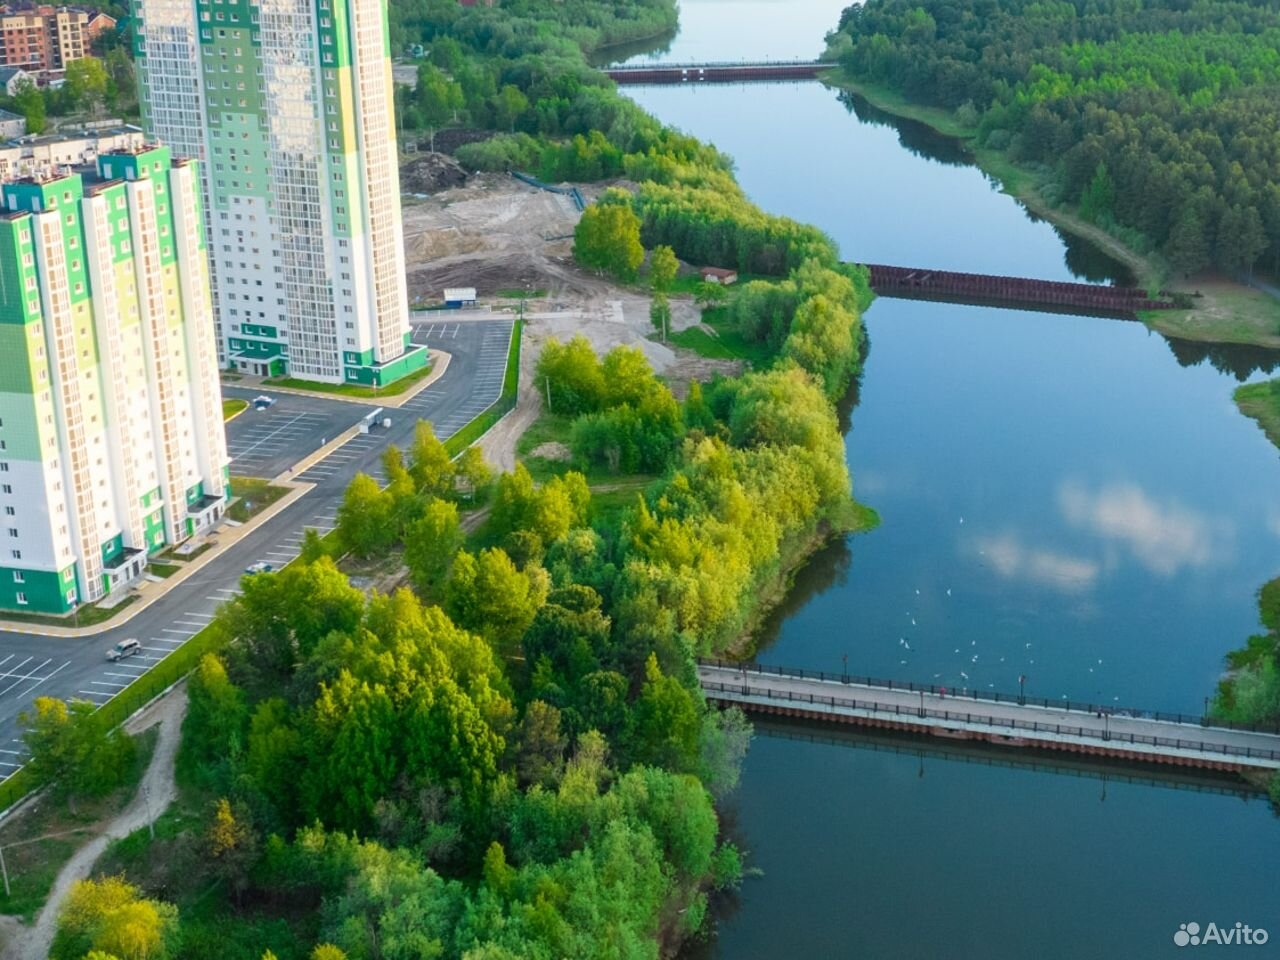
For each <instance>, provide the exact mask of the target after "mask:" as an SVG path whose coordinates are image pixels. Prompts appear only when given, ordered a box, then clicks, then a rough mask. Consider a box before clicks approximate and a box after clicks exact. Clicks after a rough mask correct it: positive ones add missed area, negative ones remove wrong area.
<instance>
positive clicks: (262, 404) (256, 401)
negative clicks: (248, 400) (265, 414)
mask: <svg viewBox="0 0 1280 960" xmlns="http://www.w3.org/2000/svg"><path fill="white" fill-rule="evenodd" d="M275 402H276V398H275V397H268V396H267V395H266V394H265V393H262V394H259V395H258V396H256V397H254V398H253V409H255V410H265V409H267V407H269V406H271V405H272V404H273V403H275Z"/></svg>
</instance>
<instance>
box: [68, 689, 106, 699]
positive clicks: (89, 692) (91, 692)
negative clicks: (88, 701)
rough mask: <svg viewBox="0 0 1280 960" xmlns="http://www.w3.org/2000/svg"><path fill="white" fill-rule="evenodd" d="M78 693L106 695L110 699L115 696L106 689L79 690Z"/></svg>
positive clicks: (88, 695) (90, 695)
mask: <svg viewBox="0 0 1280 960" xmlns="http://www.w3.org/2000/svg"><path fill="white" fill-rule="evenodd" d="M76 693H83V694H84V695H85V696H86V697H106V698H107V699H108V700H110V699H111V698H112V697H114V696H115V694H114V693H108V692H107V691H106V690H77V691H76Z"/></svg>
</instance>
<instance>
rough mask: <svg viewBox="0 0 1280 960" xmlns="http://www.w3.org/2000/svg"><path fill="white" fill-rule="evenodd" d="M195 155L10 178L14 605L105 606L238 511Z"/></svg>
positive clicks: (10, 555)
mask: <svg viewBox="0 0 1280 960" xmlns="http://www.w3.org/2000/svg"><path fill="white" fill-rule="evenodd" d="M197 167H198V164H196V163H195V162H193V161H186V160H178V161H172V160H171V158H170V154H169V150H168V148H167V147H154V146H152V147H145V146H144V147H138V148H133V149H122V150H118V151H113V152H106V153H103V154H101V155H100V156H99V157H98V159H97V164H96V168H89V169H88V170H85V171H83V172H74V171H72V170H71V169H70V168H67V167H54V168H49V169H47V170H46V171H44V172H42V173H40V174H39V175H35V176H27V177H23V178H19V179H9V180H7V181H5V182H3V183H2V184H0V198H2V200H3V210H2V211H0V357H3V358H4V359H3V362H0V513H2V516H0V608H7V609H28V610H33V611H41V612H50V613H62V612H66V611H68V610H70V609H71V608H72V607H74V606H75V605H76V604H77V603H80V602H86V601H93V600H97V599H99V598H101V597H103V596H105V595H107V594H110V593H113V592H115V591H117V590H119V589H122V588H123V587H125V586H126V585H127V584H128V583H129V582H131V581H132V580H134V579H136V578H137V577H138V576H140V575H141V574H142V572H143V568H144V567H145V564H146V560H147V556H148V555H149V554H152V553H154V552H156V551H157V550H160V549H162V548H163V547H164V546H165V545H166V544H172V543H176V542H178V541H181V540H184V539H186V538H187V537H189V536H191V535H193V534H196V533H199V532H201V531H203V530H205V529H207V528H209V527H211V526H212V525H213V524H214V523H216V522H217V521H218V520H219V519H220V518H221V516H222V514H223V512H224V509H225V506H226V502H227V464H228V460H227V451H226V440H225V436H224V432H223V426H222V404H221V397H220V394H219V390H218V368H217V357H216V350H215V345H214V339H213V323H212V316H211V314H212V309H211V303H210V297H209V286H208V274H207V268H206V265H205V259H206V258H205V249H204V230H203V226H202V223H201V216H200V179H199V173H198V170H197Z"/></svg>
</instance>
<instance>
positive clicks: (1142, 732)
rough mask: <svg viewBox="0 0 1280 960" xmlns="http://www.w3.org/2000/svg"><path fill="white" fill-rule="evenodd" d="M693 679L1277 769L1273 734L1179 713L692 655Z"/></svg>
mask: <svg viewBox="0 0 1280 960" xmlns="http://www.w3.org/2000/svg"><path fill="white" fill-rule="evenodd" d="M698 678H699V680H700V682H701V684H702V690H703V692H704V693H705V694H706V697H707V699H708V700H710V701H712V702H715V703H719V704H722V705H733V706H738V707H741V708H742V709H743V710H745V711H747V712H748V713H758V714H772V715H776V716H788V717H801V718H804V719H806V720H811V721H820V722H824V723H837V724H858V725H862V726H870V727H882V728H887V729H895V730H904V731H909V732H913V733H920V734H927V735H929V736H934V737H945V738H948V739H952V740H985V741H988V742H990V743H995V744H1000V745H1002V746H1006V747H1011V748H1017V749H1028V750H1032V749H1034V750H1061V751H1068V752H1071V753H1079V754H1088V755H1093V756H1106V757H1113V758H1117V759H1121V760H1125V761H1131V762H1135V763H1163V764H1173V765H1177V766H1185V767H1197V768H1201V769H1207V770H1225V771H1232V772H1244V771H1248V770H1277V769H1280V732H1276V731H1274V730H1261V729H1256V728H1244V727H1236V726H1218V725H1213V724H1210V723H1209V722H1208V721H1207V719H1206V718H1203V717H1192V716H1187V715H1184V714H1170V713H1159V712H1145V711H1136V710H1116V709H1114V708H1109V707H1100V706H1096V705H1093V704H1084V703H1075V702H1071V701H1062V702H1057V701H1052V700H1040V699H1035V698H1031V697H1025V696H1022V695H1016V696H1015V695H1010V694H990V693H979V692H978V691H973V692H967V693H964V694H960V693H958V692H957V691H954V690H947V688H945V687H938V686H933V685H925V684H913V683H904V682H897V681H891V680H874V679H871V678H868V677H848V676H842V675H840V674H829V673H821V672H816V671H805V670H796V669H790V668H786V667H772V666H761V665H759V664H732V663H723V662H719V661H704V662H702V663H700V664H699V665H698Z"/></svg>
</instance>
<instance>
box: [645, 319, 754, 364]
mask: <svg viewBox="0 0 1280 960" xmlns="http://www.w3.org/2000/svg"><path fill="white" fill-rule="evenodd" d="M702 322H703V324H704V325H705V326H707V327H710V328H711V332H708V331H707V330H704V329H703V328H702V327H690V328H689V329H687V330H681V331H679V332H678V333H673V334H671V336H669V337H668V338H667V339H668V340H669V341H670V342H671V343H674V344H675V345H676V346H677V347H684V348H685V349H686V350H692V351H693V352H694V353H696V354H698V356H700V357H708V358H710V359H712V360H743V361H745V362H746V363H749V364H750V365H751V366H752V367H753V368H755V369H763V368H765V367H768V366H769V364H770V363H772V362H773V354H772V353H771V352H770V350H769V346H768V344H765V343H760V342H756V341H752V340H748V339H746V338H745V337H744V336H743V335H742V334H741V333H740V332H739V330H738V328H737V327H736V326H735V325H734V324H733V322H732V321H731V320H730V319H729V311H728V310H727V309H726V308H725V307H712V308H710V309H707V310H703V311H702Z"/></svg>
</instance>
